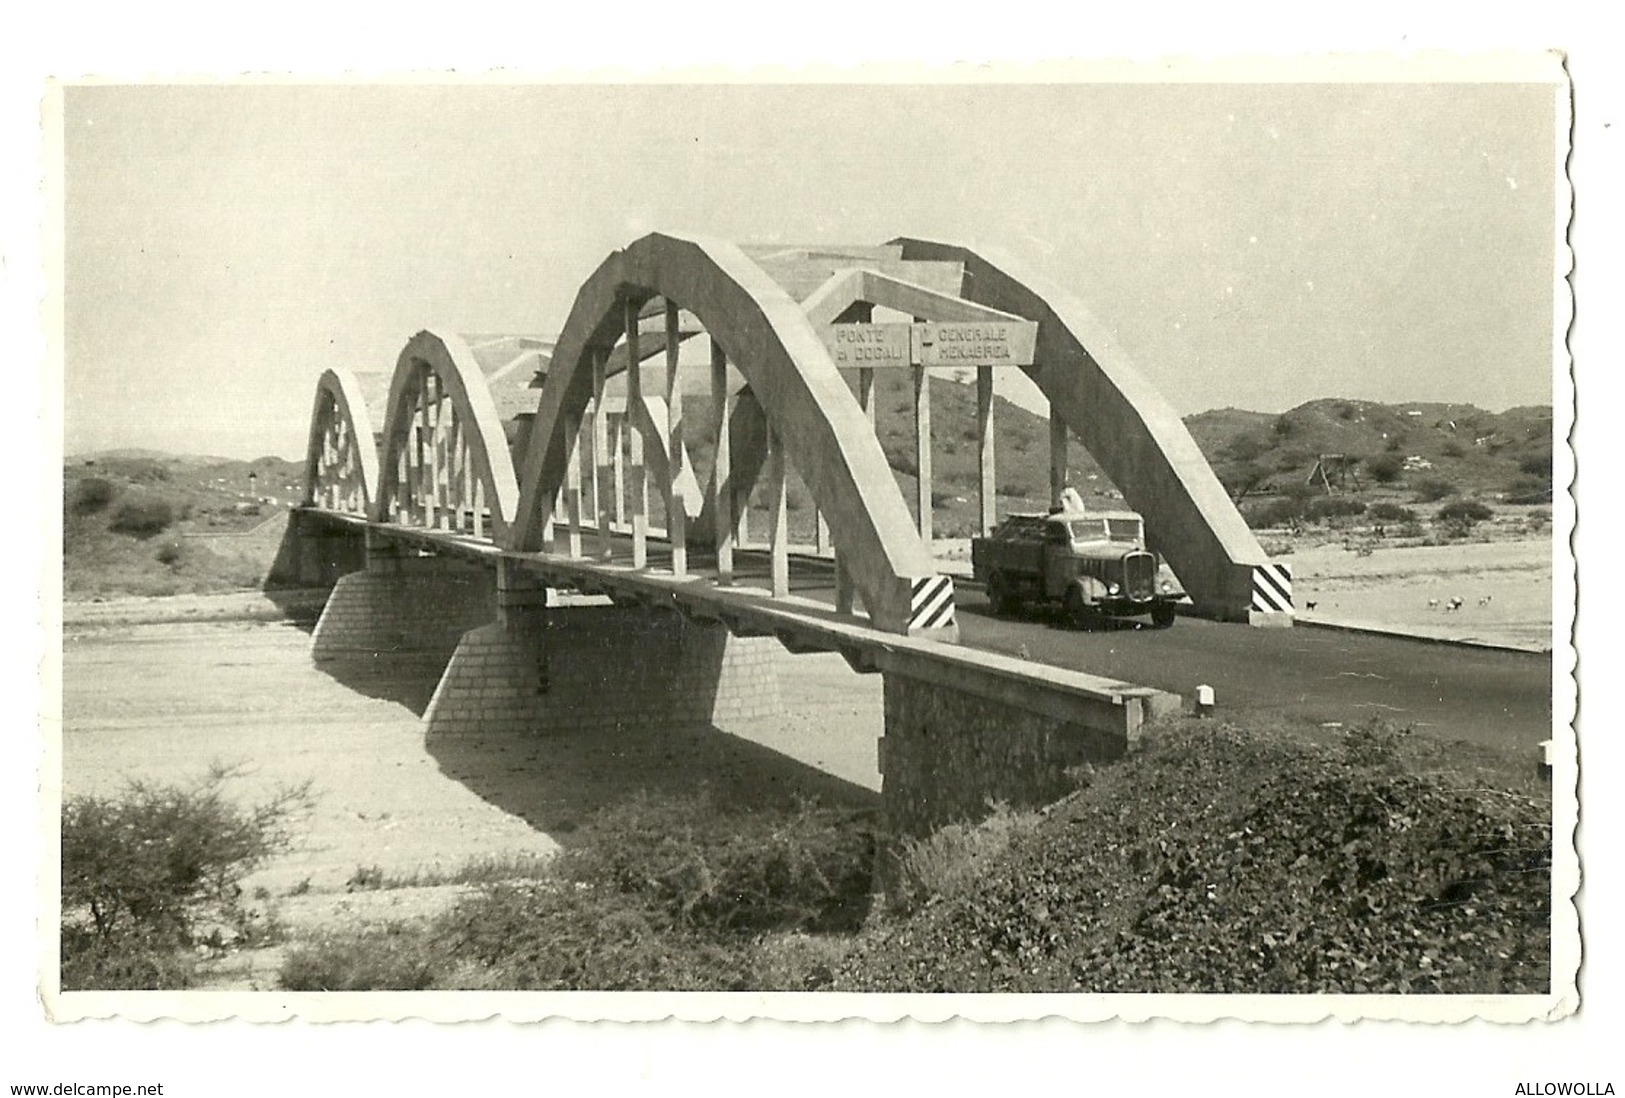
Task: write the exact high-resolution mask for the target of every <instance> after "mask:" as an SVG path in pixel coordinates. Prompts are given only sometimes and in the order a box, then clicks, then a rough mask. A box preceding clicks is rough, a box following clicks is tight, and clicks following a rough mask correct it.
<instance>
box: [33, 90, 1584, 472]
mask: <svg viewBox="0 0 1625 1098" xmlns="http://www.w3.org/2000/svg"><path fill="white" fill-rule="evenodd" d="M1555 94H1556V93H1555V90H1554V89H1553V88H1552V87H1546V86H1537V85H1512V84H1500V85H1494V84H1432V85H1383V84H1269V85H1238V84H1160V85H1159V84H1117V85H1101V84H1093V85H992V86H990V85H967V84H960V85H935V86H907V85H905V86H870V87H854V86H803V87H795V86H739V85H733V86H726V85H713V86H684V87H656V86H626V87H608V86H574V87H497V86H483V87H474V86H466V85H465V86H458V87H448V86H441V87H415V88H414V87H388V88H361V87H325V88H296V87H279V86H261V87H251V86H232V87H216V88H208V87H170V88H164V87H88V88H71V89H69V90H68V93H67V96H66V104H65V105H66V117H65V128H66V136H65V144H64V150H65V171H66V188H65V195H66V219H65V223H66V229H67V240H66V269H65V276H66V306H67V308H66V339H65V363H64V365H65V370H66V393H67V409H66V445H67V450H68V452H70V453H72V452H78V451H84V450H93V449H102V448H107V447H114V446H145V447H156V448H161V449H166V450H173V451H182V452H203V453H217V454H225V455H233V456H245V457H247V456H255V455H259V454H266V453H276V454H281V455H283V456H288V457H294V456H298V455H299V454H301V453H302V451H303V448H304V434H305V430H306V427H307V421H308V416H309V411H310V400H311V392H312V387H313V384H314V381H315V378H316V376H317V375H318V374H319V373H320V371H321V370H322V369H323V368H325V367H327V366H330V365H346V366H350V367H351V368H354V369H359V370H387V369H389V368H390V367H391V366H392V365H393V363H394V360H395V356H396V354H397V353H398V352H399V350H400V348H401V347H402V345H403V344H404V343H405V342H406V340H407V338H408V337H410V336H411V335H412V334H413V333H414V332H416V331H418V330H419V329H421V328H424V327H432V326H443V327H445V328H448V329H451V330H454V331H471V332H527V333H544V334H545V333H550V332H552V331H554V330H556V329H557V327H558V325H559V324H560V323H561V322H562V321H563V319H564V317H565V315H566V314H567V313H568V311H569V307H570V303H571V301H572V299H573V297H574V295H575V291H576V289H577V288H578V287H579V286H580V284H581V283H582V281H583V280H584V279H585V278H586V277H587V276H588V275H589V274H590V273H591V272H592V270H593V269H594V268H595V267H596V266H597V264H598V263H599V262H600V261H601V260H602V259H603V257H604V256H605V255H606V254H607V253H608V252H609V251H611V250H612V249H614V248H616V247H618V246H621V245H623V244H625V243H627V242H629V241H630V240H632V239H634V238H635V237H637V236H640V235H642V234H643V233H645V232H649V231H651V230H655V229H675V230H684V231H694V232H702V233H707V234H711V235H716V236H720V237H724V238H728V239H733V240H739V241H762V242H793V243H808V242H829V243H843V244H852V243H879V242H882V241H885V240H887V239H889V238H891V237H894V236H897V235H902V234H908V235H916V236H925V237H931V238H938V239H945V240H951V241H962V242H966V243H975V242H985V243H988V244H993V245H997V246H999V247H1001V248H1003V249H1005V250H1007V251H1009V252H1013V253H1015V254H1018V255H1020V256H1022V257H1023V258H1024V259H1026V260H1028V261H1029V262H1030V263H1031V264H1032V265H1033V266H1035V267H1037V268H1040V269H1042V270H1044V271H1046V272H1048V273H1049V274H1051V275H1052V276H1054V277H1055V278H1056V279H1058V280H1059V281H1060V282H1061V283H1062V284H1064V285H1065V286H1067V287H1069V288H1070V289H1071V290H1073V291H1074V292H1075V293H1076V295H1077V296H1078V297H1079V298H1080V299H1081V300H1082V301H1083V302H1084V303H1085V304H1086V305H1087V306H1088V307H1089V308H1090V309H1091V310H1092V311H1093V312H1094V313H1095V314H1096V315H1097V316H1098V317H1100V318H1101V319H1102V320H1103V321H1104V322H1105V323H1106V324H1107V325H1109V326H1110V327H1111V328H1112V329H1113V331H1114V332H1115V333H1116V335H1117V337H1118V339H1119V341H1120V342H1121V344H1122V345H1123V347H1124V348H1125V349H1126V350H1127V351H1128V353H1129V354H1130V355H1131V356H1132V357H1133V359H1134V361H1135V363H1136V364H1137V365H1138V366H1139V368H1140V369H1141V370H1142V371H1143V372H1144V373H1145V374H1146V375H1147V376H1148V377H1149V378H1150V379H1151V380H1152V381H1153V382H1154V383H1155V384H1156V385H1157V386H1158V387H1159V388H1160V389H1161V390H1162V392H1163V393H1164V394H1165V395H1166V396H1167V397H1168V399H1169V400H1170V401H1171V402H1172V403H1173V404H1174V406H1175V407H1176V408H1178V409H1179V410H1180V411H1181V412H1186V413H1189V412H1195V411H1201V410H1203V409H1207V408H1214V407H1224V406H1234V407H1243V408H1251V409H1257V410H1262V411H1281V410H1284V409H1286V408H1289V407H1292V406H1294V405H1296V404H1299V403H1301V402H1303V401H1305V400H1308V399H1312V398H1315V397H1321V396H1345V397H1357V398H1366V399H1374V400H1385V401H1399V400H1432V401H1461V402H1471V403H1475V404H1478V405H1480V406H1483V407H1488V408H1491V409H1494V410H1501V409H1504V408H1506V407H1509V406H1511V405H1516V404H1533V403H1549V402H1550V401H1551V399H1552V397H1551V370H1552V362H1551V359H1552V355H1551V345H1552V287H1553V241H1554V231H1555V230H1554V225H1555V196H1554V178H1555V170H1556V166H1557V162H1556V157H1555V153H1554V147H1555V137H1554V133H1555V124H1554V117H1555V105H1554V95H1555Z"/></svg>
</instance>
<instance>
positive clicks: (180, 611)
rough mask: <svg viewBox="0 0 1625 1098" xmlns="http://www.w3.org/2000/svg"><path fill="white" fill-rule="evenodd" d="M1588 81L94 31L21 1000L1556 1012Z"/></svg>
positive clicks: (64, 1004)
mask: <svg viewBox="0 0 1625 1098" xmlns="http://www.w3.org/2000/svg"><path fill="white" fill-rule="evenodd" d="M1574 112H1575V105H1574V101H1573V87H1572V85H1571V83H1570V80H1569V74H1568V72H1567V70H1566V68H1565V65H1564V59H1563V57H1562V55H1561V53H1559V52H1557V51H1555V50H1549V49H1539V48H1530V49H1526V50H1522V51H1515V52H1502V53H1498V54H1495V55H1484V56H1474V55H1467V54H1458V55H1438V56H1430V57H1426V58H1423V57H1410V58H1404V57H1397V56H1388V57H1382V56H1370V57H1364V58H1349V57H1345V58H1340V59H1337V61H1336V62H1335V63H1333V61H1331V60H1330V59H1328V60H1326V61H1325V62H1324V63H1322V64H1314V63H1306V62H1305V61H1303V60H1302V59H1299V60H1298V61H1296V62H1289V61H1286V60H1276V61H1269V60H1258V61H1256V62H1253V63H1250V64H1248V65H1236V64H1230V65H1226V64H1218V63H1209V64H1202V63H1196V62H1189V61H1187V62H1181V63H1178V64H1174V63H1167V64H1163V65H1156V64H1149V63H1143V62H1136V63H1127V62H1125V63H1121V64H1117V65H1109V66H1097V67H1095V68H1091V67H1089V66H1087V65H1056V66H1054V67H1052V68H1048V69H1046V68H1044V67H1043V66H1038V67H1036V68H1031V69H1024V70H1023V69H1016V68H1014V67H1001V66H997V65H994V66H988V67H984V68H981V69H975V68H972V69H965V68H960V69H954V68H952V67H948V68H942V69H935V70H933V69H930V68H927V67H923V66H919V67H915V68H901V69H899V68H896V67H893V68H887V69H882V68H878V67H877V68H875V69H873V70H865V69H863V68H861V67H859V68H854V69H846V70H839V71H835V70H830V71H820V72H817V73H813V74H810V75H809V74H803V75H800V76H798V75H797V74H796V73H795V72H793V71H792V72H783V71H775V72H771V73H761V74H756V75H752V74H751V73H750V72H749V71H743V72H740V73H733V74H725V75H723V76H721V77H718V76H716V75H714V74H711V75H706V74H700V75H695V74H692V73H689V74H685V73H682V72H681V71H676V70H674V71H673V72H672V73H671V74H669V75H665V76H663V75H662V74H661V73H659V72H645V73H642V74H640V75H638V76H636V77H631V76H628V75H626V74H624V73H622V74H616V73H611V72H606V73H602V74H588V75H582V74H580V73H575V74H570V75H568V76H560V77H556V78H553V79H548V78H544V77H541V76H535V77H530V76H524V75H521V74H517V73H510V72H500V73H490V74H487V75H485V76H483V77H482V76H474V75H467V74H455V75H454V74H450V73H447V74H440V75H438V76H434V77H431V76H427V75H424V76H420V77H389V78H382V77H381V78H377V79H372V78H365V77H352V78H346V79H332V78H328V79H299V78H294V77H292V76H289V75H281V74H274V73H267V74H259V75H246V74H245V75H240V76H218V77H214V76H211V77H201V76H192V77H187V78H185V79H164V78H158V77H154V78H150V79H142V80H125V79H104V78H98V77H95V76H89V75H86V76H82V77H79V78H70V77H66V76H63V77H62V78H59V79H57V80H54V81H53V82H52V83H51V85H50V86H49V88H48V89H46V90H45V91H44V99H43V113H42V116H41V117H42V123H41V124H42V127H43V130H44V132H45V134H46V138H45V146H46V150H47V153H46V163H45V166H44V167H45V172H46V179H45V181H44V183H45V191H44V193H45V194H46V196H47V201H48V202H49V203H50V205H51V210H50V215H49V220H50V223H51V224H53V225H54V226H55V229H56V232H57V234H58V235H57V237H56V242H57V246H58V247H59V250H58V251H57V252H56V253H55V255H54V257H49V256H48V259H47V268H46V269H47V276H48V279H49V282H48V285H47V286H46V298H45V301H44V313H43V315H44V316H45V318H46V322H45V331H46V346H47V348H48V349H49V353H50V355H51V359H50V366H49V367H48V371H50V370H54V371H55V373H54V375H52V374H50V373H49V372H48V373H47V376H48V377H49V376H54V377H55V378H56V384H57V385H58V386H59V388H58V390H57V394H58V395H57V396H56V397H55V398H52V397H51V396H50V393H51V389H50V387H49V386H48V387H47V390H46V393H47V399H48V400H50V399H55V400H56V401H58V402H59V405H60V406H59V408H57V410H56V411H55V413H54V420H53V419H50V418H49V417H48V422H54V423H55V425H56V426H57V428H59V430H57V432H56V435H57V437H56V438H55V439H54V440H53V439H51V438H50V436H49V434H48V436H47V440H46V448H45V449H44V451H43V455H44V459H45V462H46V465H47V466H49V468H48V470H47V471H46V473H45V474H44V476H45V477H46V483H47V486H48V488H49V489H50V491H52V492H57V493H59V498H57V497H54V496H48V497H47V498H46V500H45V503H46V505H47V507H49V508H51V509H53V510H52V513H50V514H48V515H47V516H46V519H45V522H44V527H43V529H44V533H45V539H44V547H43V551H44V552H45V553H46V555H47V558H48V561H47V569H46V571H47V580H46V583H45V585H44V587H43V594H42V598H41V605H42V610H41V617H42V619H43V621H44V622H45V623H46V628H47V648H48V652H47V656H46V661H45V662H46V675H45V677H44V679H42V682H44V683H45V689H46V691H47V697H46V700H45V702H44V707H45V708H44V712H45V713H46V715H47V716H46V719H44V720H42V721H41V722H40V729H41V744H40V751H41V758H42V761H41V762H40V782H39V792H38V800H39V816H40V818H41V820H42V823H41V825H40V826H41V829H42V835H41V841H40V848H41V850H42V851H43V854H42V858H43V861H44V865H43V866H42V868H41V872H40V888H39V890H38V891H39V902H38V904H37V905H36V908H37V914H38V943H39V945H38V948H37V949H36V950H35V955H36V961H35V967H37V968H38V970H39V971H38V981H37V985H38V989H39V994H40V1004H39V1008H40V1009H41V1010H43V1012H44V1014H45V1016H46V1017H47V1018H49V1019H50V1020H51V1021H52V1022H53V1023H54V1024H62V1023H67V1022H74V1021H79V1024H81V1025H86V1024H91V1025H93V1024H98V1023H94V1022H85V1021H81V1020H84V1019H102V1018H109V1017H113V1016H117V1017H119V1018H124V1019H134V1020H162V1019H169V1020H171V1021H169V1022H167V1023H165V1024H167V1025H171V1026H173V1025H181V1024H191V1023H201V1022H215V1021H219V1020H222V1019H234V1020H235V1021H234V1022H233V1023H232V1024H233V1025H240V1024H243V1023H266V1022H288V1021H289V1020H290V1019H298V1020H299V1022H298V1023H296V1024H304V1023H308V1022H334V1023H343V1022H363V1021H369V1020H386V1021H399V1020H402V1019H426V1020H428V1021H429V1022H437V1023H455V1022H472V1021H475V1020H479V1019H492V1018H498V1019H504V1020H507V1021H509V1022H534V1021H542V1020H546V1019H550V1018H554V1019H573V1020H576V1021H592V1020H598V1019H608V1020H621V1021H630V1022H638V1021H657V1020H661V1019H674V1018H675V1019H681V1020H684V1021H689V1022H706V1021H710V1020H713V1019H719V1018H729V1019H733V1020H736V1021H739V1020H745V1019H749V1018H762V1019H780V1020H786V1021H796V1020H799V1021H830V1022H833V1021H840V1020H843V1019H869V1020H870V1021H871V1022H876V1023H878V1022H886V1021H892V1020H896V1019H900V1018H911V1019H915V1020H917V1021H921V1022H941V1021H945V1020H947V1019H952V1018H960V1019H968V1020H970V1021H973V1022H979V1023H983V1024H985V1025H988V1026H991V1025H993V1024H994V1023H999V1022H1017V1021H1020V1020H1024V1019H1025V1020H1036V1019H1042V1018H1047V1017H1061V1018H1067V1019H1073V1020H1075V1021H1079V1022H1110V1021H1111V1020H1113V1019H1117V1020H1119V1021H1118V1022H1117V1023H1116V1024H1117V1025H1122V1024H1123V1022H1122V1020H1130V1021H1132V1020H1147V1019H1171V1020H1175V1021H1178V1022H1212V1021H1222V1020H1226V1019H1230V1020H1237V1021H1241V1022H1252V1023H1255V1024H1263V1023H1293V1022H1299V1023H1301V1022H1306V1021H1318V1020H1321V1019H1327V1018H1330V1019H1336V1020H1337V1021H1338V1023H1349V1022H1355V1021H1359V1020H1361V1019H1369V1020H1386V1021H1389V1022H1409V1023H1441V1022H1456V1023H1464V1022H1470V1021H1474V1020H1477V1022H1476V1024H1477V1025H1479V1026H1482V1025H1483V1024H1484V1023H1485V1022H1495V1023H1536V1024H1545V1025H1550V1024H1562V1023H1563V1020H1564V1019H1569V1018H1571V1017H1572V1016H1573V1015H1575V1013H1576V1012H1577V1011H1579V1010H1580V1009H1581V1001H1582V997H1581V994H1580V986H1581V974H1582V950H1583V946H1582V937H1581V927H1582V906H1581V905H1579V904H1577V903H1576V901H1575V895H1576V892H1577V891H1578V890H1579V889H1580V887H1581V860H1580V858H1579V855H1578V851H1577V849H1576V846H1575V840H1574V835H1575V829H1576V823H1577V821H1579V820H1580V819H1581V815H1582V805H1581V803H1580V801H1579V798H1578V796H1577V776H1578V774H1579V764H1580V757H1581V752H1582V744H1583V743H1584V739H1583V737H1580V736H1577V734H1576V730H1575V718H1576V713H1577V710H1578V702H1579V691H1578V679H1577V677H1576V673H1575V669H1576V665H1577V662H1578V658H1579V657H1578V651H1577V648H1576V645H1575V642H1574V628H1575V621H1576V618H1577V616H1578V610H1579V602H1578V593H1577V574H1576V571H1575V553H1574V549H1573V547H1572V542H1571V538H1572V537H1573V535H1574V531H1575V528H1576V516H1577V508H1576V502H1575V500H1576V498H1577V497H1576V496H1575V495H1574V494H1572V493H1571V486H1572V485H1573V484H1574V483H1575V475H1576V460H1575V455H1574V451H1573V449H1572V447H1571V445H1570V441H1569V440H1570V436H1571V432H1573V431H1574V428H1575V398H1576V392H1577V390H1579V391H1583V383H1581V382H1578V381H1577V380H1576V375H1575V374H1574V373H1573V372H1571V366H1572V360H1571V356H1570V350H1569V345H1568V332H1569V329H1570V325H1571V323H1572V322H1573V321H1574V318H1575V316H1576V307H1575V300H1574V297H1573V295H1572V292H1571V284H1570V282H1569V281H1568V275H1569V272H1570V270H1571V266H1572V264H1573V252H1572V251H1571V247H1570V240H1569V235H1568V234H1569V228H1570V218H1571V211H1572V204H1573V202H1574V200H1575V192H1574V190H1573V189H1572V186H1571V182H1570V179H1569V176H1568V174H1567V170H1566V165H1567V162H1568V160H1569V158H1570V156H1571V153H1572V148H1571V139H1572V131H1573V127H1574V124H1575V116H1574ZM1604 476H1605V475H1604V474H1600V473H1599V474H1598V479H1597V480H1596V481H1593V482H1592V483H1593V484H1594V485H1597V484H1600V483H1602V481H1603V479H1604ZM1600 498H1601V497H1599V499H1600ZM58 550H60V551H59V552H58ZM51 645H55V646H56V647H55V649H54V653H55V654H54V656H53V655H52V654H51V652H50V646H51ZM1597 658H1599V659H1605V658H1606V657H1597ZM53 659H54V661H55V662H54V664H53ZM1592 666H1596V665H1595V664H1593V665H1592ZM1598 689H1599V691H1600V690H1601V689H1602V687H1599V688H1598ZM1598 696H1599V697H1600V694H1599V695H1598ZM1593 704H1599V703H1595V702H1594V703H1593ZM1586 925H1587V933H1588V935H1589V934H1591V933H1594V932H1595V928H1594V927H1592V926H1591V925H1590V924H1589V923H1588V924H1586ZM1586 948H1589V947H1588V946H1587V947H1586ZM418 1024H422V1023H418ZM961 1024H963V1023H961ZM1080 1032H1081V1031H1080ZM58 1074H59V1075H60V1074H61V1069H59V1070H58ZM1548 1077H1551V1078H1556V1077H1557V1076H1555V1075H1553V1074H1552V1072H1551V1071H1550V1070H1547V1071H1544V1073H1543V1072H1540V1071H1536V1072H1531V1073H1530V1074H1529V1076H1528V1077H1527V1079H1524V1081H1523V1082H1522V1083H1520V1085H1524V1086H1525V1087H1526V1088H1527V1087H1528V1086H1532V1085H1541V1086H1543V1085H1544V1081H1545V1080H1546V1079H1547V1078H1548ZM1520 1078H1523V1077H1520ZM1563 1078H1567V1076H1563ZM3 1081H4V1082H13V1080H3ZM22 1081H23V1080H21V1079H18V1080H15V1082H22ZM85 1081H86V1082H89V1081H90V1080H89V1079H86V1080H85ZM107 1081H113V1080H112V1079H111V1077H110V1078H109V1080H107ZM118 1081H119V1082H137V1080H134V1079H133V1078H132V1079H124V1078H122V1077H121V1078H120V1079H119V1080H118ZM1517 1082H1519V1080H1517V1079H1511V1078H1509V1079H1508V1080H1507V1084H1506V1088H1505V1092H1506V1093H1512V1089H1511V1088H1512V1086H1513V1084H1514V1083H1517ZM1605 1082H1606V1080H1604V1079H1602V1078H1600V1077H1599V1078H1596V1079H1591V1080H1590V1081H1589V1082H1588V1083H1587V1085H1588V1086H1591V1087H1592V1088H1593V1089H1591V1090H1586V1091H1574V1093H1597V1094H1600V1093H1607V1092H1611V1091H1605V1090H1604V1089H1602V1088H1603V1086H1604V1083H1605ZM400 1092H401V1093H408V1092H409V1091H406V1090H401V1091H400ZM64 1093H66V1092H64ZM86 1093H88V1092H86ZM108 1093H113V1092H112V1091H109V1092H108ZM129 1093H168V1092H161V1091H154V1090H133V1091H129ZM412 1093H415V1092H412ZM1520 1093H1550V1092H1549V1091H1541V1090H1529V1089H1525V1090H1524V1091H1520Z"/></svg>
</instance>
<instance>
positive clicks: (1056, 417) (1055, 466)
mask: <svg viewBox="0 0 1625 1098" xmlns="http://www.w3.org/2000/svg"><path fill="white" fill-rule="evenodd" d="M1066 474H1067V460H1066V420H1064V419H1062V418H1061V413H1060V412H1059V411H1057V410H1056V408H1055V405H1054V404H1051V405H1050V408H1049V505H1050V506H1051V507H1059V506H1061V495H1062V493H1064V492H1065V491H1066Z"/></svg>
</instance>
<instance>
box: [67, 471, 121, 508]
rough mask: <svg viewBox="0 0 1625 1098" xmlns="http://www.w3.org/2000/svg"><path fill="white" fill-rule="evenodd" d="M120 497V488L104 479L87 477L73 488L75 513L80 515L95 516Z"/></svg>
mask: <svg viewBox="0 0 1625 1098" xmlns="http://www.w3.org/2000/svg"><path fill="white" fill-rule="evenodd" d="M117 496H118V487H117V486H116V485H115V484H114V483H113V482H112V481H110V480H107V479H105V478H104V477H86V478H84V479H83V480H81V481H80V482H79V483H78V484H76V485H74V488H73V511H74V513H75V514H78V515H94V514H96V513H97V512H99V511H105V510H106V509H107V505H108V504H110V503H112V502H113V500H114V499H115V498H116V497H117Z"/></svg>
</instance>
